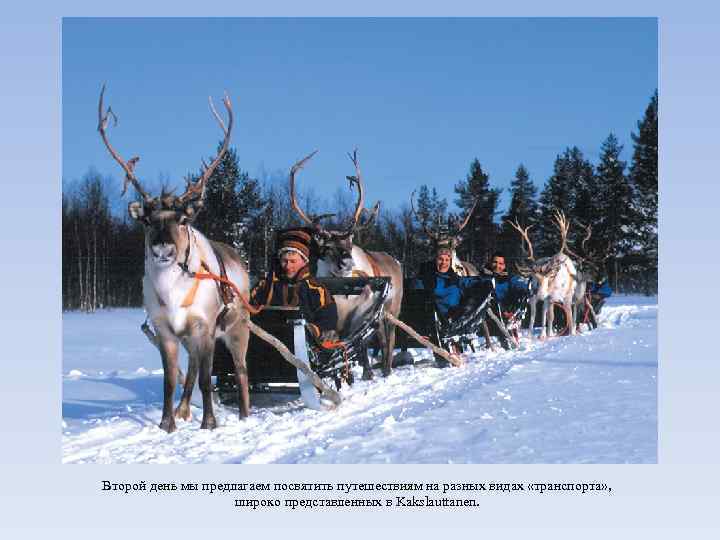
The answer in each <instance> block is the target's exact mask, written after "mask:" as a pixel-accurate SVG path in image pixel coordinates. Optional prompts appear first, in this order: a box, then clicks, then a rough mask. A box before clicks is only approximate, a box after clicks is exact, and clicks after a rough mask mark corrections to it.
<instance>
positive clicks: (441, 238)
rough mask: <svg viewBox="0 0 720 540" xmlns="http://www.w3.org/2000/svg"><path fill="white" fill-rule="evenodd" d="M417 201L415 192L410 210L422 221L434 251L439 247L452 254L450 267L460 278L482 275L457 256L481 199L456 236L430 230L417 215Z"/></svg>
mask: <svg viewBox="0 0 720 540" xmlns="http://www.w3.org/2000/svg"><path fill="white" fill-rule="evenodd" d="M414 199H415V192H414V191H413V192H412V194H411V195H410V208H411V209H412V213H413V214H414V215H415V217H416V218H417V219H418V221H420V223H421V225H422V228H423V231H425V234H426V235H427V236H428V238H430V241H431V242H432V244H433V251H436V250H437V248H439V247H447V248H448V249H450V251H451V252H452V261H451V263H450V267H451V268H452V269H453V270H454V271H455V273H456V274H457V275H458V276H461V277H464V276H477V275H479V274H480V272H478V269H477V267H476V266H475V265H474V264H472V263H470V262H467V261H461V260H460V259H459V258H458V256H457V251H456V249H457V247H458V246H459V245H460V244H461V243H462V241H463V237H462V235H461V233H462V231H463V229H464V228H465V226H466V225H467V224H468V223H469V222H470V218H471V217H472V215H473V212H474V211H475V208H476V207H477V204H478V202H479V199H476V200H475V203H474V204H473V205H472V208H470V211H469V212H468V213H467V216H465V220H464V221H463V222H462V223H461V224H460V226H459V227H458V228H457V230H456V231H455V233H454V234H451V233H450V232H449V231H447V232H445V233H444V234H443V232H440V233H435V232H433V231H431V230H430V229H428V227H427V225H426V223H425V222H424V221H422V220H421V219H420V217H419V216H418V215H417V212H416V211H415V205H414V203H413V200H414Z"/></svg>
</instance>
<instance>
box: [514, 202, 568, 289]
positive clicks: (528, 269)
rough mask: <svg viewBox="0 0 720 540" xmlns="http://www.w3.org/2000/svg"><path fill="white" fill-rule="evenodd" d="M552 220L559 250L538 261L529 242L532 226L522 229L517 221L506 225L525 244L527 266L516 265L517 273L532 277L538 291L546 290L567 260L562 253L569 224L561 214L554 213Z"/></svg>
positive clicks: (564, 248)
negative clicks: (558, 240) (558, 235)
mask: <svg viewBox="0 0 720 540" xmlns="http://www.w3.org/2000/svg"><path fill="white" fill-rule="evenodd" d="M553 218H554V221H555V226H556V227H557V228H558V230H559V231H560V249H559V250H558V252H557V253H556V254H555V255H553V256H552V257H544V258H542V259H539V260H536V259H535V255H534V253H533V247H532V242H530V236H529V232H530V229H531V228H532V227H533V225H529V226H528V227H522V226H521V225H520V223H519V222H518V220H517V219H516V220H515V221H514V222H513V221H507V223H508V225H510V226H511V227H512V228H513V229H515V230H516V231H518V232H519V233H520V237H521V239H522V241H523V242H524V243H525V244H527V250H525V249H523V251H525V253H526V254H527V261H528V263H529V264H516V267H517V270H518V273H519V274H520V275H522V276H525V277H528V276H533V277H534V278H535V279H536V281H537V282H538V284H539V287H540V291H543V290H545V288H547V286H548V284H549V283H551V282H552V280H553V279H554V277H555V275H556V274H557V272H558V270H559V269H560V266H561V265H562V263H563V261H564V260H566V259H567V256H566V255H564V253H563V251H565V250H567V233H568V230H569V229H570V224H569V223H568V222H567V220H566V219H565V215H564V214H563V213H562V212H559V211H555V214H554V216H553ZM523 248H524V246H523Z"/></svg>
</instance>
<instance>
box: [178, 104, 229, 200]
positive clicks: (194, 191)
mask: <svg viewBox="0 0 720 540" xmlns="http://www.w3.org/2000/svg"><path fill="white" fill-rule="evenodd" d="M208 101H209V102H210V110H211V111H212V114H213V116H214V117H215V120H217V123H218V124H219V125H220V129H222V130H223V133H224V135H225V138H224V139H223V144H222V147H221V148H220V151H219V152H218V154H217V156H216V157H215V159H214V160H213V161H212V163H210V165H206V164H205V162H204V161H203V168H204V171H203V174H202V176H201V177H200V179H199V180H198V181H197V182H195V183H194V184H191V183H189V184H188V187H187V189H186V190H185V193H183V194H182V195H180V197H178V199H177V200H178V204H181V205H183V204H185V203H187V202H188V201H190V200H192V199H200V200H202V199H203V197H204V195H205V184H206V183H207V181H208V178H210V176H211V175H212V173H213V171H214V170H215V168H216V167H217V166H218V164H219V163H220V160H221V159H222V158H223V156H224V155H225V152H227V149H228V146H229V145H230V134H231V133H232V128H233V111H232V105H231V103H230V98H229V97H228V95H227V92H226V93H225V97H223V105H225V109H227V112H228V126H227V128H226V127H225V122H223V119H222V118H221V117H220V115H219V114H218V112H217V110H216V109H215V104H214V103H213V100H212V97H208Z"/></svg>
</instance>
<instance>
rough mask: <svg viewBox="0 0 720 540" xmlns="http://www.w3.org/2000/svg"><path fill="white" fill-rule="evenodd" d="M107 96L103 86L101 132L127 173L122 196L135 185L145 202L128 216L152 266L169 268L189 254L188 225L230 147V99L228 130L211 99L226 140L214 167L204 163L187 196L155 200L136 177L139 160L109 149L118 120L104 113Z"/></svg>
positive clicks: (134, 204) (227, 104)
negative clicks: (111, 126) (110, 130)
mask: <svg viewBox="0 0 720 540" xmlns="http://www.w3.org/2000/svg"><path fill="white" fill-rule="evenodd" d="M104 95H105V85H103V87H102V90H101V92H100V102H99V104H98V131H99V132H100V136H101V137H102V140H103V142H104V143H105V146H106V147H107V149H108V150H109V151H110V154H111V155H112V157H113V158H114V159H115V161H117V162H118V163H119V164H120V166H121V167H122V168H123V170H124V171H125V182H124V184H123V191H122V194H123V195H124V194H125V191H126V190H127V186H128V184H132V185H133V187H134V188H135V191H137V193H138V195H140V197H141V199H142V200H141V201H133V202H131V203H130V204H129V205H128V213H129V214H130V217H131V218H133V219H134V220H136V221H138V222H140V223H142V225H143V227H144V229H145V240H146V243H147V246H148V248H149V249H150V255H151V256H152V262H153V263H154V264H155V265H157V266H159V267H166V266H169V265H171V264H173V263H174V262H176V261H178V256H179V254H181V253H183V252H184V251H185V250H186V248H187V246H188V238H189V234H190V233H189V230H188V228H187V225H189V223H191V222H192V221H193V219H195V217H196V216H197V214H198V213H199V212H200V210H201V209H202V207H203V199H204V195H205V185H206V183H207V180H208V178H209V177H210V175H212V173H213V171H214V170H215V168H216V167H217V165H218V164H219V163H220V160H221V159H222V157H223V155H224V154H225V152H226V151H227V148H228V145H229V144H230V133H231V131H232V125H233V114H232V107H231V105H230V99H229V98H228V96H227V95H225V98H224V99H223V103H224V104H225V108H226V109H227V111H228V126H227V128H226V127H225V123H224V122H223V120H222V118H220V115H219V114H218V113H217V111H216V110H215V106H214V105H213V102H212V99H210V109H211V110H212V113H213V115H214V116H215V119H216V120H217V121H218V123H219V124H220V127H221V128H222V130H223V132H224V134H225V139H224V141H223V145H222V147H221V149H220V152H219V153H218V155H217V157H216V158H215V159H214V160H213V161H212V163H210V165H205V164H204V163H203V165H204V171H203V174H202V176H201V178H200V179H199V180H198V181H197V182H192V181H188V183H187V186H186V189H185V192H184V193H183V194H182V195H180V196H175V195H174V194H173V193H171V192H165V190H163V192H162V193H161V194H160V195H159V196H158V197H152V196H151V195H150V194H148V193H147V192H146V191H145V190H144V189H143V187H142V185H141V184H140V181H139V180H138V179H137V177H136V176H135V164H136V163H137V162H138V161H139V159H140V158H139V157H134V158H132V159H130V160H128V161H127V162H126V161H124V160H123V159H122V158H121V157H120V155H119V154H118V153H117V152H116V151H115V149H113V147H112V146H111V145H110V141H109V140H108V137H107V131H106V130H107V124H108V120H109V117H110V116H111V115H112V117H113V119H114V121H115V124H117V117H116V116H115V114H114V113H113V111H112V109H111V108H110V107H108V109H107V110H104V107H103V97H104Z"/></svg>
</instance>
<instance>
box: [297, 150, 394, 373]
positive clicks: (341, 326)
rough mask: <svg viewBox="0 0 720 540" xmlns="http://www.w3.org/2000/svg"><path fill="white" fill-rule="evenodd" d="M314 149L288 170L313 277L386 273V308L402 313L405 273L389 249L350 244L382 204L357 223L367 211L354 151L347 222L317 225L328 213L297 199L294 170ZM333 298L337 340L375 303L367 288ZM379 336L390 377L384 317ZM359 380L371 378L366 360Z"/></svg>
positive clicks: (389, 336) (390, 330) (390, 345)
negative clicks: (353, 191) (312, 253)
mask: <svg viewBox="0 0 720 540" xmlns="http://www.w3.org/2000/svg"><path fill="white" fill-rule="evenodd" d="M316 152H317V151H316ZM316 152H313V153H312V154H310V155H308V156H306V157H305V158H303V159H301V160H300V161H298V162H297V163H295V165H293V167H292V168H291V169H290V199H291V204H292V207H293V209H294V210H295V212H296V213H297V215H298V216H299V217H300V219H301V220H303V221H304V222H305V223H306V224H307V225H309V226H310V227H311V228H312V229H313V231H314V233H313V240H314V243H315V245H316V248H317V251H318V261H317V276H318V277H359V276H363V277H389V278H390V292H389V293H388V296H387V299H386V300H385V303H384V309H385V310H386V312H388V313H391V314H392V315H394V316H395V317H397V316H398V315H399V313H400V305H401V303H402V295H403V274H402V267H401V266H400V263H399V262H398V261H397V260H396V259H394V258H393V257H391V256H390V255H388V254H387V253H384V252H377V251H366V250H364V249H362V248H361V247H360V246H357V245H355V244H354V243H353V236H354V234H355V233H357V232H358V231H359V230H362V229H363V228H366V227H368V226H369V225H370V223H371V222H372V220H373V219H374V218H375V216H377V213H378V211H379V208H380V203H379V202H378V203H376V204H375V206H374V208H373V209H372V210H371V211H370V213H369V217H368V218H367V219H366V220H365V223H364V224H360V217H361V215H362V213H363V212H364V211H365V208H364V201H365V195H364V187H363V182H362V176H361V174H360V164H359V162H358V157H357V150H355V151H354V152H353V153H352V155H350V159H351V161H352V162H353V165H354V166H355V175H354V176H347V177H346V178H347V179H348V180H349V181H350V187H351V188H352V186H353V185H355V186H357V188H358V200H357V205H356V207H355V212H354V213H353V217H352V220H351V223H350V224H349V226H347V227H346V228H344V229H341V230H334V229H333V230H331V229H326V228H324V227H323V226H322V225H320V219H321V218H323V217H328V215H323V216H312V217H309V216H308V215H307V214H306V213H305V212H304V211H303V210H302V209H301V208H300V206H299V205H298V203H297V197H296V192H295V177H296V175H297V172H298V171H299V170H300V169H301V168H302V167H303V166H304V165H305V163H306V162H307V161H308V160H309V159H310V158H312V157H313V156H314V155H315V154H316ZM334 298H335V302H336V303H337V309H338V326H337V331H338V334H339V335H340V338H341V339H343V338H346V337H348V336H350V335H352V334H353V333H354V332H355V330H357V329H358V328H359V327H360V326H361V325H362V323H363V322H364V321H365V320H366V317H367V316H368V314H369V313H368V312H369V310H370V309H371V307H372V306H373V304H374V302H373V296H372V293H371V292H370V290H369V289H368V290H367V291H366V293H364V294H361V295H357V296H340V295H337V296H335V297H334ZM377 337H378V340H379V342H380V346H381V349H382V355H383V375H389V374H390V372H391V370H392V361H393V352H394V349H395V325H393V324H392V323H390V322H389V321H388V320H386V319H382V321H381V322H380V327H379V328H378V331H377ZM363 378H364V379H369V378H372V371H371V370H370V368H369V365H368V364H364V365H363Z"/></svg>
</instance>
